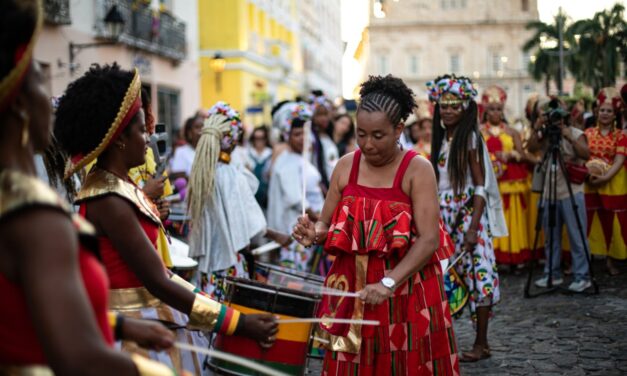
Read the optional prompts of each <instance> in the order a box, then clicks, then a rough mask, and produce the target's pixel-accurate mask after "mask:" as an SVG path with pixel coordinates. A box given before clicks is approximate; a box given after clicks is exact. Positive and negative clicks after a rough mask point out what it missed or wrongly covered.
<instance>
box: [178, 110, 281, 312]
mask: <svg viewBox="0 0 627 376" xmlns="http://www.w3.org/2000/svg"><path fill="white" fill-rule="evenodd" d="M208 114H209V117H208V118H207V119H206V120H205V123H204V126H203V128H202V131H201V136H200V140H199V141H198V146H197V147H196V155H195V157H194V164H193V168H192V172H191V176H190V182H189V189H190V190H189V195H188V198H189V207H190V209H191V217H192V231H191V237H190V255H191V256H192V257H193V258H195V259H197V260H198V263H199V271H200V273H199V274H200V281H199V282H200V284H201V288H202V290H203V291H205V292H206V293H208V294H209V295H210V296H211V297H213V298H215V299H218V300H222V298H223V288H222V283H223V278H224V277H226V276H230V277H243V278H247V277H248V275H249V273H248V270H247V267H252V265H247V264H249V263H247V262H246V261H245V260H244V257H243V254H242V251H245V250H247V248H248V246H249V245H250V242H251V239H252V238H253V237H255V236H256V235H258V234H265V235H266V236H267V237H268V238H271V239H272V240H274V241H276V242H277V243H279V244H281V245H284V246H287V245H289V244H290V243H291V241H292V239H291V238H290V236H289V235H287V234H281V233H278V232H276V231H273V230H271V229H268V228H267V224H266V219H265V217H264V214H263V211H262V209H261V207H260V206H259V203H258V202H257V200H256V199H255V192H256V191H257V188H258V187H259V181H258V180H257V178H256V177H255V175H253V174H252V173H251V172H250V171H249V170H248V169H246V168H241V167H237V166H236V165H234V164H232V163H231V153H232V152H233V150H234V148H235V146H236V143H237V140H238V138H239V136H240V135H241V133H242V122H241V120H240V116H239V113H238V112H237V111H236V110H234V109H233V108H231V107H230V106H229V104H228V103H225V102H218V103H216V104H215V105H214V106H213V107H211V109H209V112H208ZM250 259H251V258H249V260H250Z"/></svg>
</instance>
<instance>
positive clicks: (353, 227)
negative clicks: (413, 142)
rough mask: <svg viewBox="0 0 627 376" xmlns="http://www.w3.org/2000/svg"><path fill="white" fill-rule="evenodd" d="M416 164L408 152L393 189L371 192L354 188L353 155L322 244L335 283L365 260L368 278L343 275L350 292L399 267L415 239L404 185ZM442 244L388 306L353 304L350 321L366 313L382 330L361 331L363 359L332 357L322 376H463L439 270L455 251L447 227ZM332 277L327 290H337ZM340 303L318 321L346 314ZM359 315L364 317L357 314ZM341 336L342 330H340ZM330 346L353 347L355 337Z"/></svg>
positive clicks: (333, 353) (365, 328) (355, 166)
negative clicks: (331, 259) (348, 344)
mask: <svg viewBox="0 0 627 376" xmlns="http://www.w3.org/2000/svg"><path fill="white" fill-rule="evenodd" d="M415 156H416V153H415V152H413V151H409V152H407V154H406V155H405V157H404V159H403V162H402V163H401V166H400V167H399V169H398V171H397V176H396V177H395V182H394V185H393V187H392V188H369V187H364V186H360V185H358V184H357V180H358V176H357V175H358V174H357V171H359V160H360V157H361V155H360V152H359V151H357V152H356V153H355V155H354V161H353V166H352V170H351V177H350V178H349V183H348V185H347V187H345V189H344V191H343V198H342V201H341V202H340V204H339V205H338V206H337V208H336V210H335V213H334V215H333V218H332V221H331V226H330V229H329V234H328V237H327V241H326V244H325V250H326V251H327V252H329V253H331V254H333V255H335V260H334V262H333V266H332V267H331V271H330V272H329V273H330V277H332V276H333V275H334V274H336V272H337V269H342V268H339V266H341V265H353V266H354V265H356V261H357V259H358V258H365V259H366V260H367V261H366V262H367V264H366V266H365V268H364V269H365V270H363V271H358V270H355V269H358V268H355V267H353V268H348V267H345V268H343V272H342V273H340V274H341V276H342V277H346V278H347V279H348V278H352V279H353V281H351V282H349V283H347V286H355V285H356V284H358V283H364V282H365V284H371V283H378V282H379V281H380V280H381V279H382V278H383V277H384V276H385V275H386V274H387V273H389V272H390V271H391V270H392V269H394V267H395V266H396V265H397V264H398V263H399V262H401V261H402V259H403V257H404V256H405V254H406V253H407V251H408V249H409V247H410V246H411V244H412V243H413V242H414V240H415V239H416V236H417V235H416V230H415V226H414V224H413V212H412V208H411V201H410V199H409V197H407V195H405V194H404V193H403V191H402V189H401V184H400V183H401V182H402V177H403V174H404V172H405V170H406V169H407V167H408V165H409V162H410V161H411V158H413V157H415ZM440 244H441V246H440V249H438V250H437V251H436V252H434V254H433V256H432V259H431V260H430V262H429V263H428V264H427V265H426V266H425V267H424V268H423V269H422V270H421V271H420V272H419V273H416V274H414V275H413V276H411V277H410V278H409V279H408V280H407V281H405V282H404V283H402V284H400V285H399V286H398V287H397V288H396V290H395V292H394V294H393V296H392V297H391V298H390V299H388V300H387V301H385V302H383V303H381V304H379V305H376V306H373V305H367V304H361V305H360V304H354V308H353V305H351V304H348V305H349V306H350V307H348V308H347V309H346V311H347V313H345V315H351V314H352V315H357V316H360V315H361V314H362V313H363V316H362V317H363V319H365V320H378V321H379V322H380V325H378V326H362V327H359V328H357V332H356V334H357V336H359V335H360V336H361V339H360V341H359V342H360V344H359V346H358V349H359V354H356V353H349V352H345V351H347V350H342V351H327V352H326V354H325V359H324V366H323V371H322V374H323V375H349V374H350V375H360V376H370V375H372V376H374V375H459V364H458V363H459V362H458V357H457V347H456V343H455V336H454V334H453V326H452V319H451V314H450V310H449V306H448V301H447V298H446V293H445V291H444V280H443V276H442V270H441V267H440V263H439V261H440V260H444V259H448V258H449V257H450V256H451V254H452V252H453V243H452V242H451V240H450V239H449V238H448V235H447V234H446V233H445V232H444V230H443V228H442V227H441V228H440ZM364 264H365V263H364ZM359 269H361V268H359ZM351 273H352V274H351ZM361 273H363V274H365V281H364V280H362V281H361V282H358V277H359V275H361ZM330 277H327V280H326V281H325V286H333V281H331V280H330ZM336 277H337V275H336ZM335 282H337V281H335ZM336 285H337V283H336ZM329 302H330V303H331V305H329ZM340 303H341V302H339V301H336V302H335V303H334V301H333V300H328V301H323V302H321V305H320V308H319V313H320V312H326V313H330V314H333V313H334V312H335V311H336V309H335V308H338V309H339V308H342V307H344V306H346V304H344V305H341V304H340ZM325 304H326V305H325ZM334 307H335V308H334ZM357 309H359V310H360V311H359V312H357V311H354V310H357ZM354 312H357V313H354ZM341 315H342V313H339V315H338V316H336V317H340V316H341ZM335 326H336V325H333V327H334V328H335ZM320 328H322V326H320ZM342 329H345V328H341V327H338V330H340V331H342ZM325 333H327V332H325ZM331 338H332V339H338V338H339V339H341V340H343V341H346V342H350V341H351V339H350V338H351V337H333V336H332V337H331ZM348 351H350V350H348Z"/></svg>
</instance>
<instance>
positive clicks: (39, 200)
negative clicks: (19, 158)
mask: <svg viewBox="0 0 627 376" xmlns="http://www.w3.org/2000/svg"><path fill="white" fill-rule="evenodd" d="M29 206H49V207H54V208H58V209H60V210H61V211H63V212H64V213H67V214H68V215H71V213H72V210H71V208H70V205H69V204H68V203H67V202H65V200H63V199H62V198H61V196H59V194H58V193H57V192H56V191H55V190H53V189H52V188H50V186H48V185H47V184H45V183H44V182H43V181H41V180H39V179H38V178H36V177H34V176H29V175H26V174H24V173H22V172H19V171H15V170H4V171H0V218H2V217H4V216H5V215H7V214H10V213H12V212H15V211H17V210H19V209H22V208H25V207H29Z"/></svg>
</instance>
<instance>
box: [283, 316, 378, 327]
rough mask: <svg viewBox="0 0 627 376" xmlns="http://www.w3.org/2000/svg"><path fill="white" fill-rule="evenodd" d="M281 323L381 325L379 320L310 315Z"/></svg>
mask: <svg viewBox="0 0 627 376" xmlns="http://www.w3.org/2000/svg"><path fill="white" fill-rule="evenodd" d="M276 322H277V323H279V324H300V323H325V324H357V325H374V326H376V325H379V321H378V320H354V319H330V318H319V317H310V318H302V319H279V320H277V321H276Z"/></svg>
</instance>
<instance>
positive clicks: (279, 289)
mask: <svg viewBox="0 0 627 376" xmlns="http://www.w3.org/2000/svg"><path fill="white" fill-rule="evenodd" d="M225 281H226V283H231V284H233V285H236V286H240V287H246V288H250V289H251V290H255V291H261V292H276V293H277V294H275V295H281V296H285V297H288V298H297V299H301V300H307V301H311V302H318V301H319V300H320V299H315V296H316V295H314V294H309V293H305V294H307V295H305V294H303V295H297V294H293V293H290V292H287V291H285V290H286V289H285V288H283V287H275V288H274V289H269V288H263V287H260V286H255V285H253V284H247V283H242V282H239V281H235V280H233V279H230V278H228V277H227V278H226V279H225ZM311 295H312V296H311ZM229 297H230V295H229ZM229 300H230V299H229ZM275 304H276V302H275Z"/></svg>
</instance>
